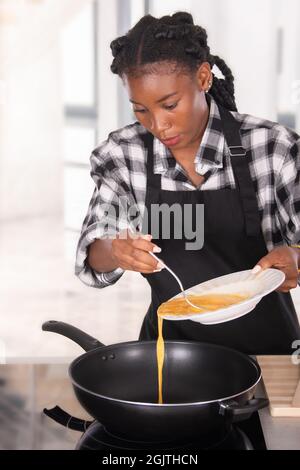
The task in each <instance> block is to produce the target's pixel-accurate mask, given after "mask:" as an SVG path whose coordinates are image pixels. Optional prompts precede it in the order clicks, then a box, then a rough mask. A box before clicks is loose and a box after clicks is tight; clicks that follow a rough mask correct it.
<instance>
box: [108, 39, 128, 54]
mask: <svg viewBox="0 0 300 470" xmlns="http://www.w3.org/2000/svg"><path fill="white" fill-rule="evenodd" d="M126 42H127V37H126V36H121V37H119V38H117V39H115V40H114V41H112V42H111V43H110V48H111V52H112V55H113V57H116V56H117V55H118V54H119V52H121V50H122V49H123V47H124V46H125V44H126Z"/></svg>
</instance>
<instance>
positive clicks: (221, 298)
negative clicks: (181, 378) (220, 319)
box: [156, 294, 249, 404]
mask: <svg viewBox="0 0 300 470" xmlns="http://www.w3.org/2000/svg"><path fill="white" fill-rule="evenodd" d="M187 297H188V299H189V300H190V301H191V302H192V303H193V304H195V305H201V306H203V307H204V308H201V309H198V308H195V307H192V306H191V305H189V304H188V303H187V302H186V301H185V299H184V298H183V297H180V298H177V299H173V300H169V301H168V302H164V303H163V304H161V305H160V306H159V308H158V310H157V317H158V318H157V320H158V338H157V343H156V356H157V369H158V403H160V404H162V403H163V394H162V390H163V379H162V372H163V365H164V357H165V345H164V339H163V318H162V317H163V316H164V315H178V316H181V315H186V314H191V313H195V314H198V315H199V314H201V313H207V311H213V310H218V309H220V308H224V307H229V306H230V305H233V304H237V303H239V302H242V301H243V300H246V299H247V298H248V297H249V296H248V295H241V294H213V295H212V294H211V295H188V296H187Z"/></svg>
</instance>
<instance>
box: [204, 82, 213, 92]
mask: <svg viewBox="0 0 300 470" xmlns="http://www.w3.org/2000/svg"><path fill="white" fill-rule="evenodd" d="M212 83H213V81H212V79H210V81H209V82H208V88H207V90H205V93H208V92H209V90H210V89H211V87H212Z"/></svg>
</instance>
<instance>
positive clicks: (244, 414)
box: [220, 398, 269, 422]
mask: <svg viewBox="0 0 300 470" xmlns="http://www.w3.org/2000/svg"><path fill="white" fill-rule="evenodd" d="M268 405H269V400H268V399H267V398H253V399H252V400H249V401H248V402H247V403H246V404H245V405H241V404H239V403H237V402H236V401H234V400H232V401H230V402H227V403H221V404H220V414H222V415H225V416H226V417H228V418H230V419H231V421H233V422H237V421H243V420H245V419H248V418H250V416H251V415H252V413H254V412H255V411H258V410H261V409H262V408H265V407H266V406H268Z"/></svg>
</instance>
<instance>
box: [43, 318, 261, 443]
mask: <svg viewBox="0 0 300 470" xmlns="http://www.w3.org/2000/svg"><path fill="white" fill-rule="evenodd" d="M42 329H43V330H44V331H51V332H55V333H58V334H61V335H63V336H66V337H67V338H70V339H72V340H73V341H75V342H76V343H77V344H79V345H80V346H81V347H82V348H83V349H84V350H85V351H87V352H86V353H84V354H82V355H81V356H79V357H77V358H76V359H75V360H74V361H73V362H72V363H71V364H70V366H69V376H70V378H71V381H72V384H73V388H74V391H75V394H76V397H77V399H78V400H79V402H80V404H81V405H82V406H83V408H84V409H85V410H86V411H87V412H88V413H89V414H90V415H91V416H93V417H94V418H95V419H96V420H97V421H99V422H100V423H101V424H102V425H103V426H104V427H105V429H106V430H107V431H108V432H110V433H111V434H112V435H115V436H118V437H120V438H125V439H127V440H134V441H143V442H170V441H181V442H182V441H183V440H186V441H191V440H194V439H199V438H205V439H206V441H207V440H208V441H209V436H212V439H214V440H215V439H216V436H218V438H220V437H222V436H223V435H224V436H225V434H226V433H227V432H228V429H229V428H230V427H231V424H232V423H233V422H234V421H240V420H244V419H247V418H249V417H250V416H251V414H252V413H253V412H255V411H257V410H259V409H260V408H263V407H265V406H267V405H268V400H266V399H253V396H254V391H255V388H256V386H257V384H258V382H259V381H260V378H261V371H260V367H259V365H258V364H257V362H256V361H255V360H253V359H252V358H250V357H248V356H247V355H245V354H242V353H240V352H238V351H235V350H233V349H230V348H227V347H223V346H218V345H213V344H206V343H200V342H188V341H166V342H165V363H164V369H163V399H164V404H158V403H157V401H158V380H157V362H156V342H155V341H132V342H127V343H118V344H113V345H110V346H104V345H103V344H102V343H100V342H99V341H98V340H97V339H95V338H93V337H91V336H89V335H87V334H86V333H84V332H82V331H81V330H79V329H78V328H75V327H74V326H71V325H69V324H66V323H63V322H58V321H48V322H46V323H44V324H43V326H42Z"/></svg>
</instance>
